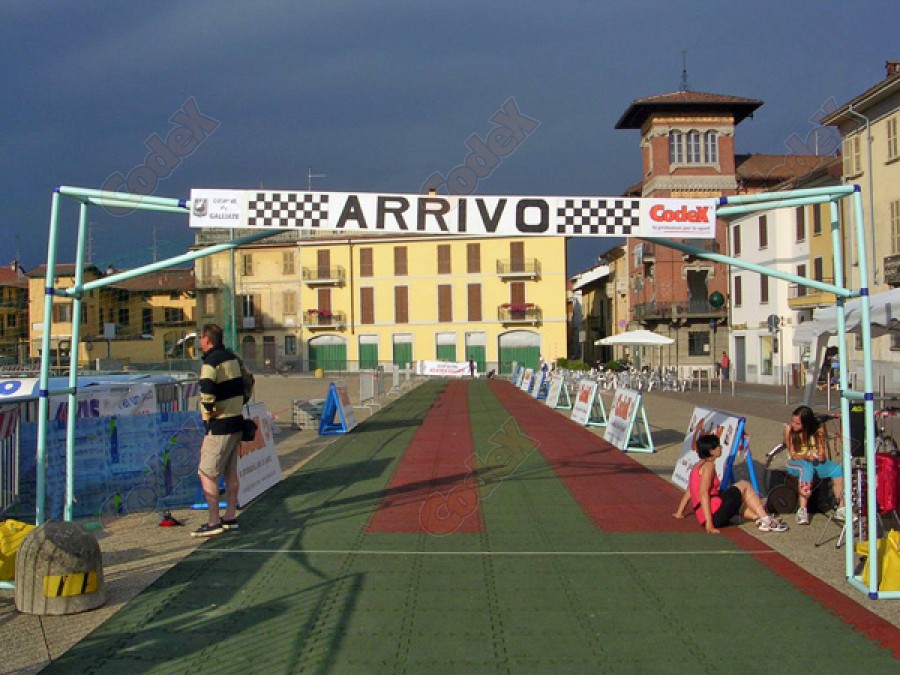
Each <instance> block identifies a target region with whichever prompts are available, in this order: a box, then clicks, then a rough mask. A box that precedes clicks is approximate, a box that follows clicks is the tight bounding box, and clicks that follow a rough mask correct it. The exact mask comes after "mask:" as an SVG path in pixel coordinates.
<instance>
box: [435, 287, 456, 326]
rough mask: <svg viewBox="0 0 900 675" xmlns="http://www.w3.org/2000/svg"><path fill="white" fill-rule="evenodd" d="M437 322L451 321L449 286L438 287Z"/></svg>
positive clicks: (451, 293)
mask: <svg viewBox="0 0 900 675" xmlns="http://www.w3.org/2000/svg"><path fill="white" fill-rule="evenodd" d="M438 321H440V322H441V323H449V322H450V321H453V287H452V286H450V284H440V285H439V286H438Z"/></svg>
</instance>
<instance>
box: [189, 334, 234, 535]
mask: <svg viewBox="0 0 900 675" xmlns="http://www.w3.org/2000/svg"><path fill="white" fill-rule="evenodd" d="M200 349H201V350H202V351H203V362H202V365H201V366H200V413H201V415H202V416H203V423H204V425H205V426H206V435H205V436H204V437H203V443H202V445H201V446H200V466H199V468H198V471H197V474H198V476H199V477H200V486H201V487H202V488H203V496H204V497H205V498H206V503H207V504H208V505H209V520H208V522H206V523H205V524H204V525H202V526H201V527H200V528H198V529H197V530H194V531H193V532H191V536H192V537H212V536H215V535H217V534H222V532H223V531H225V530H235V529H237V496H238V473H237V459H238V452H237V449H238V446H239V445H240V442H241V434H242V427H243V423H244V415H243V408H244V400H245V396H244V394H245V392H244V379H243V377H242V373H241V364H240V361H238V358H237V356H235V354H234V352H232V351H231V350H230V349H226V348H225V346H224V345H223V344H222V328H221V327H220V326H218V325H216V324H214V323H208V324H206V325H204V326H203V328H201V329H200ZM221 476H225V500H226V502H227V508H226V509H225V512H224V513H223V514H222V516H221V518H220V517H219V477H221Z"/></svg>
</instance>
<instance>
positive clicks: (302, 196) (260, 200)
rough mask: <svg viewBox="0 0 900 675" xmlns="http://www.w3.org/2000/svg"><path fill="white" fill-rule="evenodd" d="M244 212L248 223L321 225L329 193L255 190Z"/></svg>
mask: <svg viewBox="0 0 900 675" xmlns="http://www.w3.org/2000/svg"><path fill="white" fill-rule="evenodd" d="M247 214H248V216H247V224H248V225H249V226H250V227H294V228H296V227H323V226H324V225H326V224H327V222H328V195H327V194H309V193H306V192H257V193H256V194H255V195H254V196H253V197H251V198H250V204H249V207H248V210H247Z"/></svg>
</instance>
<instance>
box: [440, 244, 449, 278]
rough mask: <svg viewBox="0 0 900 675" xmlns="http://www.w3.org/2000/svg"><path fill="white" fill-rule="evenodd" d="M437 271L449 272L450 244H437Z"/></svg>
mask: <svg viewBox="0 0 900 675" xmlns="http://www.w3.org/2000/svg"><path fill="white" fill-rule="evenodd" d="M437 271H438V274H450V244H438V247H437Z"/></svg>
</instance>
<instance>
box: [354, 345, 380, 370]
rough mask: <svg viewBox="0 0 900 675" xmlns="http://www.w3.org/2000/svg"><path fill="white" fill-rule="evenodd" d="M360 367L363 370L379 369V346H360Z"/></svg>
mask: <svg viewBox="0 0 900 675" xmlns="http://www.w3.org/2000/svg"><path fill="white" fill-rule="evenodd" d="M359 367H360V369H361V370H375V369H376V368H378V345H377V344H371V345H367V344H361V345H360V346H359Z"/></svg>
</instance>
